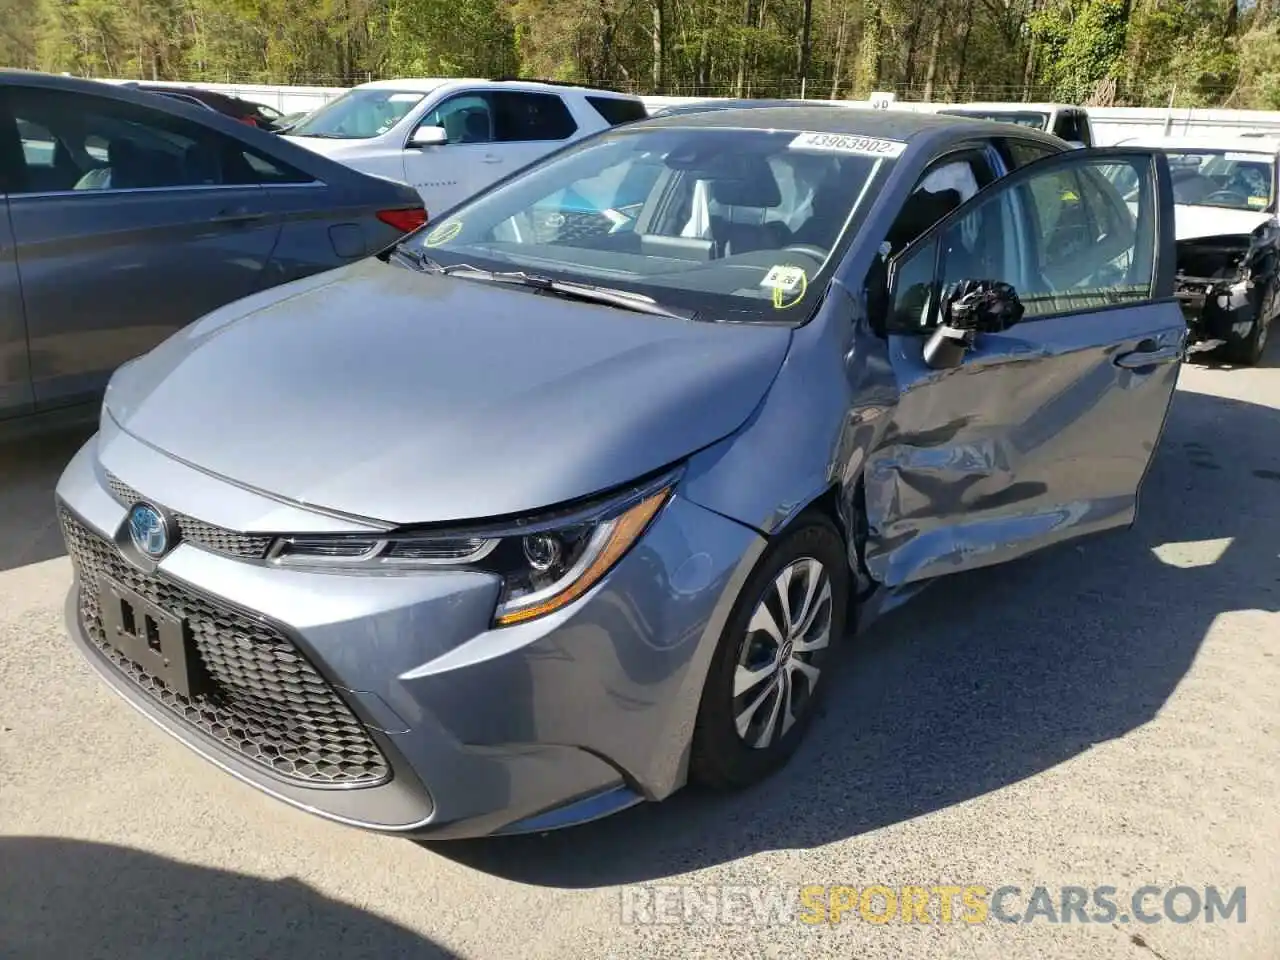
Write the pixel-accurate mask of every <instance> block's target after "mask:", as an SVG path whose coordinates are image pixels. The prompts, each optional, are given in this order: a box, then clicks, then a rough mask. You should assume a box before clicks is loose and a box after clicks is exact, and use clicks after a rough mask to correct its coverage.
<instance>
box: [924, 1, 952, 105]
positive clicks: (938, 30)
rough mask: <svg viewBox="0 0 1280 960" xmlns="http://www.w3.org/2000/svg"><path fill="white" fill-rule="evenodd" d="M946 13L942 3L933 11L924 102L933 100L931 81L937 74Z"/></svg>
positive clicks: (925, 69) (925, 72) (925, 74)
mask: <svg viewBox="0 0 1280 960" xmlns="http://www.w3.org/2000/svg"><path fill="white" fill-rule="evenodd" d="M946 13H947V8H946V7H945V6H943V5H942V4H939V5H938V8H937V10H936V11H935V12H934V14H935V15H934V18H933V32H932V33H931V34H929V62H928V63H927V64H926V65H925V68H924V101H925V103H929V102H931V101H932V100H933V83H934V80H936V79H937V76H938V50H939V49H941V47H942V21H943V20H944V19H945V17H946Z"/></svg>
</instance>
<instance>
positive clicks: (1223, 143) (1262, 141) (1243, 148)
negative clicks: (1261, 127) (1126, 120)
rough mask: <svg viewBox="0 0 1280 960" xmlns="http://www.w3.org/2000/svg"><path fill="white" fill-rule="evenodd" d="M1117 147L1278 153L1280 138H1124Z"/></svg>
mask: <svg viewBox="0 0 1280 960" xmlns="http://www.w3.org/2000/svg"><path fill="white" fill-rule="evenodd" d="M1116 146H1117V147H1154V148H1156V149H1159V150H1230V151H1232V152H1233V153H1262V154H1271V155H1275V154H1277V153H1280V137H1276V136H1267V137H1233V136H1231V135H1229V134H1228V135H1227V136H1214V137H1209V136H1204V137H1176V136H1175V137H1162V136H1152V135H1148V136H1136V137H1125V138H1124V139H1123V140H1120V141H1118V142H1117V143H1116Z"/></svg>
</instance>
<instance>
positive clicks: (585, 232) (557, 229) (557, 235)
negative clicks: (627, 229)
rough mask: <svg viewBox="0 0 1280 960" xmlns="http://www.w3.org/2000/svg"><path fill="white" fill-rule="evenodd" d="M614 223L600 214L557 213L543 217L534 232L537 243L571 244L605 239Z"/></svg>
mask: <svg viewBox="0 0 1280 960" xmlns="http://www.w3.org/2000/svg"><path fill="white" fill-rule="evenodd" d="M613 227H614V223H613V221H612V220H610V219H609V218H608V217H606V216H605V215H604V214H602V213H581V212H577V211H567V212H557V213H555V214H553V215H550V216H548V217H544V218H543V220H542V222H541V223H539V224H537V225H536V227H535V230H534V233H535V241H536V242H539V243H573V242H575V241H582V240H592V239H595V238H597V237H607V236H608V235H609V231H610V230H612V229H613Z"/></svg>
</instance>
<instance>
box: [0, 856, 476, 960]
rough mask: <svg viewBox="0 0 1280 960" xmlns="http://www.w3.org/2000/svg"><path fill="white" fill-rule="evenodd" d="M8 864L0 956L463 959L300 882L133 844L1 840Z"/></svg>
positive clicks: (1, 886)
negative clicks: (200, 863)
mask: <svg viewBox="0 0 1280 960" xmlns="http://www.w3.org/2000/svg"><path fill="white" fill-rule="evenodd" d="M0 865H2V867H0V956H5V957H15V958H17V957H21V958H22V960H45V958H48V960H66V958H72V957H79V958H88V957H109V958H111V960H133V958H148V960H151V958H154V960H162V958H163V960H177V958H182V960H198V958H205V957H207V958H219V960H222V958H227V957H243V958H252V957H262V958H267V957H270V958H281V960H284V958H288V957H298V958H306V960H311V958H320V957H334V958H343V960H354V958H365V957H367V958H370V960H375V958H376V960H390V958H397V960H398V958H423V960H447V958H452V957H454V956H455V954H453V953H451V952H450V951H448V950H445V949H444V948H442V947H440V946H438V945H437V944H435V943H433V942H431V941H430V940H426V939H423V938H422V937H420V936H419V935H417V934H416V933H413V932H412V931H409V930H406V929H404V928H403V927H400V926H397V925H396V924H394V923H391V922H390V921H388V920H383V919H381V918H380V917H376V916H374V915H373V914H370V913H366V912H364V911H363V910H359V909H357V908H355V907H352V906H348V905H347V904H344V903H339V902H338V901H336V900H330V899H328V898H327V897H325V896H323V895H321V894H319V893H317V892H316V891H315V890H313V889H311V888H310V887H308V886H307V885H306V884H304V883H301V882H300V881H298V880H294V879H292V878H285V879H283V880H262V879H258V878H256V877H247V876H244V875H242V874H237V873H228V872H226V871H222V870H209V869H206V868H204V867H196V866H192V865H190V864H185V863H178V862H177V861H174V860H168V859H166V858H164V857H158V856H155V855H153V854H150V853H144V852H142V851H140V850H132V849H129V848H127V847H117V846H112V845H109V844H102V843H86V842H83V841H79V840H62V839H54V838H48V837H16V838H14V837H0Z"/></svg>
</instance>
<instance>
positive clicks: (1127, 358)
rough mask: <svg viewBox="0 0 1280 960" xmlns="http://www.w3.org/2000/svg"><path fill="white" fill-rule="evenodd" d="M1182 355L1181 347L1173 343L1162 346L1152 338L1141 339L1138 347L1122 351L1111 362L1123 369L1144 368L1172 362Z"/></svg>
mask: <svg viewBox="0 0 1280 960" xmlns="http://www.w3.org/2000/svg"><path fill="white" fill-rule="evenodd" d="M1181 357H1182V347H1180V346H1177V345H1174V346H1170V347H1162V346H1160V345H1159V344H1157V343H1156V342H1155V341H1154V340H1143V341H1142V342H1141V343H1140V344H1138V349H1137V350H1134V351H1132V352H1130V353H1122V354H1120V356H1118V357H1116V358H1115V360H1114V361H1112V362H1113V363H1115V365H1116V366H1117V367H1120V368H1121V369H1124V370H1144V369H1146V368H1147V367H1159V366H1162V365H1164V364H1166V363H1173V362H1174V361H1175V360H1179V359H1181Z"/></svg>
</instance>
